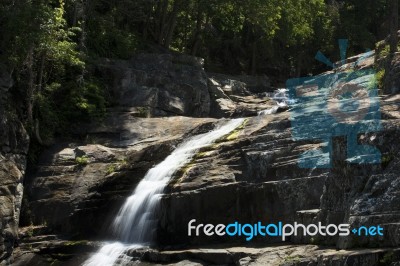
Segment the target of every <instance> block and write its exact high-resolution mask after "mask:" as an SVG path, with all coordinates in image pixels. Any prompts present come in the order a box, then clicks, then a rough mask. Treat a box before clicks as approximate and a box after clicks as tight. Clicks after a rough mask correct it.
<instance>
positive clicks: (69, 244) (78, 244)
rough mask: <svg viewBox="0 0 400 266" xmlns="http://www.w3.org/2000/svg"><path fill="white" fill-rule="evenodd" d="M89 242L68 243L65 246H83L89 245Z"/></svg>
mask: <svg viewBox="0 0 400 266" xmlns="http://www.w3.org/2000/svg"><path fill="white" fill-rule="evenodd" d="M88 243H89V242H88V241H87V240H78V241H68V242H65V243H64V246H68V247H71V246H82V245H87V244H88Z"/></svg>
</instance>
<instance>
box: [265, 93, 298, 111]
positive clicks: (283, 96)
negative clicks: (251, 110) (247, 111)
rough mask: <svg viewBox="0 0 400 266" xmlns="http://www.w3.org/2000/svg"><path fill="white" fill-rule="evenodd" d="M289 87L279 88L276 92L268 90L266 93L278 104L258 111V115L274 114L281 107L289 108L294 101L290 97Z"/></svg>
mask: <svg viewBox="0 0 400 266" xmlns="http://www.w3.org/2000/svg"><path fill="white" fill-rule="evenodd" d="M287 92H288V90H287V89H277V90H275V91H274V92H272V93H270V92H266V93H265V94H264V95H265V96H266V97H269V98H271V99H273V100H275V102H276V104H277V105H276V106H274V107H271V108H269V109H266V110H262V111H259V112H258V115H272V114H276V113H277V112H278V110H279V108H287V106H288V105H290V104H292V103H294V100H292V99H290V98H289V95H288V93H287Z"/></svg>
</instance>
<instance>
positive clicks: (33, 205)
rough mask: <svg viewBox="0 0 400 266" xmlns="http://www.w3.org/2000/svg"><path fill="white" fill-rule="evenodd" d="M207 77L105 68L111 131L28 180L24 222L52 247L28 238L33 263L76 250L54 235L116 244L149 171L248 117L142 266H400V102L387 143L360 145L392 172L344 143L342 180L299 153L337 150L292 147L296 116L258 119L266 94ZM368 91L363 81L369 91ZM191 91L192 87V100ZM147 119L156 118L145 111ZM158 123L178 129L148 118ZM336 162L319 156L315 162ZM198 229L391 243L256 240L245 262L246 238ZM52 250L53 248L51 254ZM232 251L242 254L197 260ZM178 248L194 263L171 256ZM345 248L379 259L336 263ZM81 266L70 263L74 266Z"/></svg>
mask: <svg viewBox="0 0 400 266" xmlns="http://www.w3.org/2000/svg"><path fill="white" fill-rule="evenodd" d="M371 56H373V54H371V55H369V56H368V58H367V60H365V61H364V62H363V63H362V64H360V65H357V66H354V64H349V65H345V66H343V67H342V68H341V69H337V70H335V71H338V72H340V71H344V70H346V71H349V70H351V69H353V67H357V68H359V69H365V68H370V67H371V65H372V64H373V63H374V62H373V60H372V59H371ZM354 60H357V58H355V59H354ZM178 62H179V64H178ZM182 64H183V65H182ZM201 65H202V64H201V62H199V61H198V59H197V58H191V57H174V56H171V55H140V56H138V57H137V58H135V59H133V60H131V61H118V62H116V61H108V62H103V63H102V64H101V65H100V66H99V67H98V70H99V71H101V73H105V74H107V75H106V76H107V77H110V81H109V83H108V84H109V86H110V88H112V89H113V90H112V91H113V95H114V96H115V99H116V102H117V103H118V104H119V106H118V107H116V108H114V109H113V110H111V112H110V113H109V117H108V118H107V119H106V120H105V121H104V122H103V123H102V125H97V126H93V125H91V126H88V127H86V128H83V127H82V128H81V132H79V133H80V134H84V135H85V138H82V139H81V140H79V141H77V142H74V143H72V142H68V143H58V144H57V145H55V146H54V147H52V148H51V149H49V150H48V151H47V152H46V153H45V154H43V157H42V159H41V160H40V164H39V166H38V170H37V172H36V173H34V174H33V175H32V176H29V177H28V179H27V190H26V191H27V192H28V193H27V199H28V204H27V205H26V208H25V209H26V210H29V212H30V214H29V212H26V213H25V216H24V219H25V220H28V219H31V220H32V221H33V223H34V224H35V225H41V226H42V227H47V230H48V232H47V233H46V234H49V235H47V236H36V238H35V236H34V237H33V238H32V237H29V236H27V237H26V239H27V240H26V241H27V243H31V244H32V241H34V246H35V250H36V251H34V252H33V253H35V254H34V255H32V252H28V253H30V254H31V257H35V258H36V257H38V256H39V257H43V256H44V257H46V256H50V257H51V258H53V259H54V258H55V257H57V256H56V253H57V251H58V250H60V245H61V246H64V244H65V243H64V242H62V241H65V240H59V239H57V241H55V240H51V239H53V238H54V235H58V236H56V237H61V236H63V237H64V238H76V239H95V238H96V239H97V238H99V239H109V238H112V236H110V235H109V234H107V230H106V229H107V226H108V225H109V222H110V218H111V217H114V215H115V213H116V212H117V211H118V208H119V207H120V206H121V205H122V203H123V201H124V200H125V199H126V197H127V196H128V195H129V194H130V193H131V192H132V190H133V189H134V187H135V185H136V184H137V183H138V182H139V180H141V178H143V176H144V175H145V173H146V171H147V170H148V169H149V168H151V167H153V166H154V165H155V164H156V163H158V162H160V161H161V160H163V159H164V158H165V157H166V156H167V155H169V154H170V153H171V151H172V150H173V149H174V147H176V145H177V144H179V143H181V142H182V141H184V139H186V138H187V137H189V136H192V135H197V134H200V133H202V132H205V131H209V130H211V129H212V128H213V127H214V126H215V125H216V124H217V123H220V122H223V121H221V120H222V119H214V118H198V117H199V116H213V117H217V118H220V117H234V116H248V118H247V119H246V122H245V123H244V124H243V125H241V126H240V127H239V128H237V129H236V130H234V131H233V132H232V133H231V134H230V135H228V136H225V137H224V138H221V139H220V140H218V141H217V142H216V143H215V144H213V145H210V146H208V147H206V148H204V149H202V150H200V151H199V152H198V153H197V155H196V156H195V157H194V158H193V160H192V161H191V162H190V163H188V164H187V165H186V166H185V167H183V168H182V169H180V170H179V171H178V172H177V173H175V176H174V178H173V180H172V182H171V183H170V184H169V186H168V187H167V189H166V191H165V194H164V195H163V197H162V199H161V205H162V206H161V212H160V213H159V218H160V219H159V225H158V229H157V230H158V232H157V233H158V243H159V247H158V248H159V249H160V250H131V251H129V252H128V253H127V254H128V256H130V257H131V258H132V261H135V260H137V259H139V258H140V259H142V260H145V261H148V262H151V263H160V264H166V263H171V265H185V264H187V265H190V264H192V265H197V264H196V263H200V264H207V263H208V264H227V265H233V264H235V265H268V264H269V265H324V264H328V265H348V264H346V263H349V262H352V263H354V264H357V263H358V265H371V266H372V265H376V264H377V263H389V262H390V263H392V262H397V261H399V251H398V247H399V239H400V236H399V234H400V230H399V223H400V222H399V221H400V217H399V213H400V207H399V206H400V204H399V203H400V198H399V191H400V183H399V174H398V173H399V172H400V171H399V169H400V168H399V167H400V161H399V158H400V154H399V150H400V147H399V145H400V144H399V142H398V139H399V137H400V130H399V128H400V114H399V103H400V97H399V95H392V96H382V97H380V98H379V102H380V104H381V110H380V111H381V114H382V115H381V116H382V120H381V130H380V131H373V130H370V131H371V132H369V131H367V132H362V133H360V134H358V135H357V137H356V138H357V143H359V144H369V145H373V146H375V147H377V148H378V149H379V150H380V152H381V153H382V161H381V162H380V163H375V164H372V165H370V164H352V163H350V162H351V161H348V160H346V158H347V154H346V152H347V151H346V150H347V149H346V147H347V142H346V139H345V137H334V138H333V139H332V143H333V151H332V156H333V165H332V168H317V167H313V168H302V167H301V166H300V165H299V158H300V156H301V154H303V153H304V152H306V151H310V150H316V149H319V148H323V147H324V145H326V143H323V141H322V140H319V139H312V138H311V139H302V140H294V139H293V123H294V120H293V117H292V116H291V113H290V112H281V113H277V114H272V115H263V116H255V115H256V114H257V111H260V110H262V109H266V108H270V107H271V106H273V105H274V104H275V103H274V102H273V101H272V100H269V99H266V98H263V97H260V96H259V95H258V94H255V93H254V92H257V93H258V92H259V91H257V90H256V89H255V88H252V89H250V88H249V86H247V85H246V84H247V83H246V82H249V81H244V79H240V78H237V79H234V78H232V77H227V76H224V75H214V74H210V75H209V76H208V77H207V76H206V75H205V73H204V71H203V70H202V66H201ZM332 73H334V72H329V73H325V74H324V75H329V74H332ZM358 78H359V77H357V76H356V77H355V78H354V80H351V81H352V82H355V83H357V82H358V84H361V83H362V82H364V81H363V80H362V79H358ZM183 84H186V85H187V84H189V85H190V86H189V85H188V86H189V87H190V88H193V90H192V89H189V87H188V86H186V85H183ZM175 87H176V88H177V89H176V90H175ZM319 100H320V99H319ZM313 104H314V105H315V106H314V107H315V109H314V111H315V110H318V108H320V107H319V102H318V99H316V101H315V102H314V103H313ZM144 107H145V108H147V109H141V108H144ZM209 110H211V114H210V113H209V112H210V111H209ZM145 111H146V112H145ZM290 111H292V110H290ZM318 111H321V110H318ZM176 114H178V115H188V116H192V117H182V116H174V115H176ZM147 115H149V116H166V117H153V118H138V116H147ZM307 115H308V116H309V117H310V118H312V119H310V121H314V122H312V123H315V125H316V131H315V132H316V134H317V133H318V131H319V130H324V128H323V125H324V124H323V116H322V115H321V112H320V113H318V112H317V113H316V114H315V113H310V114H307ZM352 119H353V120H351V119H350V120H351V121H353V122H354V117H353V118H352ZM351 121H350V122H351ZM310 123H311V122H310ZM324 158H325V157H324V156H322V155H321V156H315V158H314V160H316V161H317V162H318V161H323V159H324ZM192 219H196V220H197V222H196V223H197V224H199V223H203V224H205V223H213V224H219V223H232V222H235V221H238V222H241V223H254V222H258V221H262V222H271V223H277V222H279V221H281V222H283V223H294V222H295V221H297V222H302V223H304V224H309V223H317V222H321V223H323V224H330V223H334V224H339V223H348V224H350V226H351V227H352V228H354V227H358V226H360V225H367V226H369V225H381V226H382V227H384V230H385V235H384V237H380V238H377V237H354V236H353V235H350V236H348V237H345V238H337V237H326V238H318V237H314V238H309V237H292V238H290V239H288V240H287V242H286V243H284V244H285V246H282V245H280V246H279V245H278V246H272V247H270V248H268V247H267V248H265V245H271V244H274V245H275V244H277V243H281V242H282V241H281V239H280V238H273V237H270V238H265V237H256V238H255V239H253V240H252V243H253V244H254V245H255V246H253V247H246V248H243V249H242V248H241V247H242V246H246V243H247V242H246V240H245V238H244V237H236V238H228V237H220V238H215V237H207V236H205V235H200V236H198V237H193V236H192V237H189V236H188V232H187V224H188V222H189V221H190V220H192ZM39 234H40V233H39ZM41 239H50V240H48V241H44V242H46V243H45V244H44V243H43V242H41ZM227 243H229V244H230V245H234V244H235V245H236V246H238V247H232V248H221V247H215V248H210V249H195V248H193V249H189V248H191V247H196V246H200V247H202V246H209V245H212V244H218V245H221V244H227ZM281 244H282V243H281ZM309 244H312V245H309ZM315 244H318V245H325V246H329V247H331V248H332V249H330V248H322V247H321V246H315ZM32 245H33V244H32ZM87 245H88V246H90V245H91V244H87ZM85 246H86V244H85ZM259 246H264V247H263V248H261V247H259ZM166 247H168V249H178V248H179V249H182V248H184V250H178V251H176V250H163V249H166ZM336 247H338V248H346V249H350V248H360V247H364V248H365V247H369V248H371V249H365V250H363V251H360V252H357V251H337V250H335V249H334V248H336ZM375 247H382V248H385V249H373V248H375ZM185 248H188V249H185ZM83 249H84V250H88V249H86V248H83ZM245 249H246V250H245ZM69 252H71V251H69ZM305 253H306V254H307V256H305V255H303V254H305ZM308 254H310V255H308ZM71 256H72V255H71V254H70V253H68V258H70V257H71ZM58 257H59V256H58ZM58 257H57V259H58ZM26 259H27V260H28V259H29V258H28V257H26ZM31 259H32V258H31ZM75 259H76V261H74V260H73V259H72V261H71V260H69V261H68V262H66V263H65V265H68V263H70V264H69V265H74V263H75V265H76V264H77V261H78V260H79V259H80V260H82V258H81V257H79V258H78V257H76V258H75ZM83 260H84V259H83ZM179 262H180V263H181V264H179ZM172 263H173V264H172ZM352 263H350V264H352ZM20 265H21V264H20ZM387 265H390V264H387ZM393 265H396V264H393Z"/></svg>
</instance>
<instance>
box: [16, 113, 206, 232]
mask: <svg viewBox="0 0 400 266" xmlns="http://www.w3.org/2000/svg"><path fill="white" fill-rule="evenodd" d="M124 119H125V120H124ZM115 121H118V125H116V124H114V122H115ZM211 121H213V119H189V118H185V117H169V118H152V119H148V118H134V117H129V116H124V115H121V116H118V117H110V118H109V119H107V120H106V121H105V124H103V125H102V126H100V127H98V128H92V129H91V131H90V132H88V133H87V140H88V141H89V143H88V142H87V141H84V142H81V143H59V144H57V145H55V146H54V147H53V148H51V149H49V150H48V151H46V152H45V153H44V154H43V156H42V158H41V160H40V162H39V165H38V169H37V172H36V173H35V174H34V175H33V176H28V177H27V184H28V189H27V197H28V198H29V205H28V206H26V207H27V209H29V213H25V215H24V217H23V218H24V220H31V221H33V223H34V224H36V225H46V226H47V227H49V228H51V230H52V231H54V232H56V233H60V232H62V233H63V234H67V235H70V236H74V235H77V236H79V237H81V236H85V237H88V238H89V237H99V236H100V237H104V236H105V235H107V234H108V233H109V232H108V230H107V229H108V225H109V223H110V222H111V221H112V220H111V219H112V218H113V217H114V215H115V212H116V211H118V208H119V206H120V205H122V203H123V201H124V200H125V199H126V197H127V196H128V195H129V194H130V193H131V192H132V190H133V188H134V187H135V186H136V184H137V183H138V182H139V181H140V180H141V179H142V178H143V176H144V175H145V173H146V172H147V170H148V169H150V168H151V167H152V166H153V165H154V164H156V163H158V162H160V161H161V160H163V159H164V158H165V157H166V156H168V155H169V154H170V153H171V152H172V150H173V147H174V145H176V144H177V143H179V139H180V137H182V135H183V134H186V133H188V132H190V130H193V128H195V127H196V126H198V125H199V124H203V123H207V122H211ZM105 136H108V137H105ZM100 217H103V218H100ZM108 218H110V219H109V220H108Z"/></svg>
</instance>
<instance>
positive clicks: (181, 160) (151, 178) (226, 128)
mask: <svg viewBox="0 0 400 266" xmlns="http://www.w3.org/2000/svg"><path fill="white" fill-rule="evenodd" d="M243 121H244V119H243V118H239V119H233V120H230V121H229V122H228V123H226V124H225V125H223V126H220V127H218V128H216V129H214V130H213V131H211V132H208V133H204V134H200V135H198V136H194V137H192V138H190V139H189V140H187V141H185V142H184V143H182V144H181V145H179V146H178V147H177V148H176V149H175V150H174V151H173V152H172V153H171V154H170V155H169V156H168V157H167V158H166V159H165V160H164V161H162V162H161V163H159V164H158V165H156V166H155V167H153V168H152V169H150V170H149V171H148V172H147V174H146V175H145V177H144V178H143V180H142V181H140V183H139V184H138V185H137V187H136V189H135V191H134V192H133V193H132V195H131V196H130V197H129V198H128V199H127V200H126V201H125V204H124V205H123V206H122V208H121V209H120V211H119V213H118V215H117V217H116V218H115V220H114V222H113V224H112V230H113V231H114V233H115V234H116V236H117V237H118V240H119V241H121V242H122V243H124V244H122V243H121V242H114V243H108V244H106V245H104V246H103V247H102V248H101V249H100V250H99V251H98V252H97V253H96V254H95V255H93V256H92V257H91V258H89V259H88V260H87V261H86V262H85V263H84V264H83V265H84V266H111V265H114V264H116V263H118V264H119V265H124V263H126V262H128V261H129V259H128V258H127V257H125V256H124V255H123V254H124V252H125V251H126V250H127V249H130V248H134V247H140V246H146V245H149V244H150V243H151V241H152V240H153V237H154V234H155V230H156V226H157V208H158V207H159V202H160V198H161V193H162V192H163V191H164V188H165V186H166V185H167V184H168V182H169V181H170V180H171V178H172V177H173V175H174V173H175V172H176V171H177V170H179V169H180V168H181V167H183V166H184V165H185V164H187V163H188V162H190V160H191V158H192V157H193V156H194V154H195V153H196V152H197V151H198V150H199V149H201V148H203V147H206V146H208V145H210V144H212V143H213V142H215V141H216V140H218V139H219V138H221V137H223V136H225V135H227V134H229V133H230V132H231V131H232V130H234V129H235V128H237V127H238V126H240V125H241V124H242V123H243Z"/></svg>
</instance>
